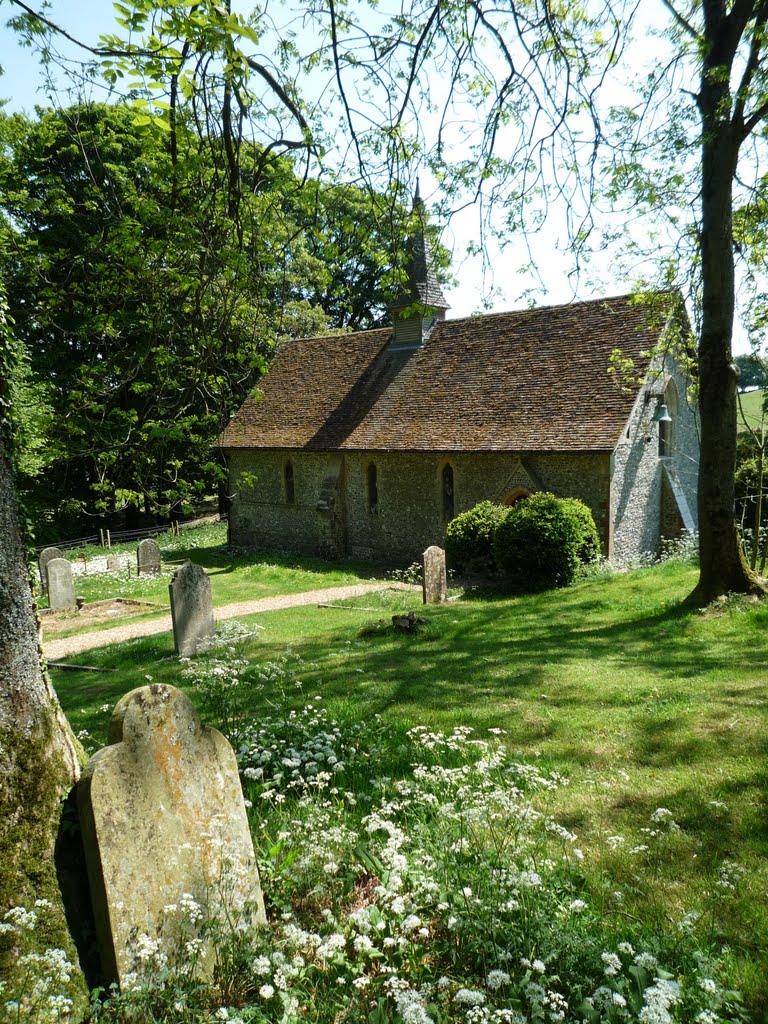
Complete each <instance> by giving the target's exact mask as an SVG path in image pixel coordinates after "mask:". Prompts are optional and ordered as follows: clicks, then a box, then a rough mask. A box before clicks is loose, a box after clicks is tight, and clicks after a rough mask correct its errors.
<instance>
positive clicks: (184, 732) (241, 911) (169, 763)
mask: <svg viewBox="0 0 768 1024" xmlns="http://www.w3.org/2000/svg"><path fill="white" fill-rule="evenodd" d="M108 743H109V746H106V747H103V748H102V749H101V750H100V751H98V753H97V754H95V755H94V756H93V757H92V758H91V760H90V761H89V762H88V765H87V766H86V768H85V771H84V772H83V777H82V780H81V782H80V784H79V785H78V791H77V800H78V808H79V812H80V823H81V827H82V833H83V844H84V849H85V860H86V866H87V870H88V881H89V886H90V890H91V898H92V901H93V908H94V918H95V924H96V937H97V940H98V944H99V952H100V956H101V962H102V969H103V972H104V975H105V977H106V979H107V980H108V981H116V982H117V983H118V984H119V985H120V986H121V987H123V988H124V987H126V986H127V985H130V984H131V983H132V982H133V980H134V977H135V975H136V974H138V975H139V976H140V975H141V973H142V968H144V969H146V968H147V967H151V966H152V965H153V964H155V965H156V964H157V963H158V962H160V961H161V959H162V957H163V956H167V955H168V954H170V953H172V952H173V951H174V950H176V949H178V948H179V945H180V939H181V938H182V937H183V938H184V939H185V940H189V939H190V938H200V936H201V932H202V934H203V938H202V940H201V942H200V947H201V952H200V955H199V956H198V958H197V961H196V963H197V972H198V973H199V974H200V975H202V976H206V977H210V975H211V973H212V971H213V960H214V957H213V955H212V950H211V949H210V948H209V947H207V946H206V939H205V938H204V933H205V926H206V923H207V922H208V921H209V920H210V921H213V920H219V921H220V922H222V923H224V922H226V923H227V925H228V926H229V927H232V928H237V927H241V926H245V927H247V926H249V925H256V924H263V923H265V921H266V917H265V914H264V901H263V898H262V893H261V885H260V882H259V874H258V868H257V866H256V862H255V858H254V853H253V842H252V840H251V834H250V830H249V828H248V818H247V815H246V811H245V804H244V802H243V793H242V789H241V786H240V778H239V775H238V770H237V761H236V759H235V755H234V752H233V750H232V747H231V746H230V745H229V743H228V741H227V740H226V739H225V738H224V736H222V734H221V733H220V732H218V731H217V730H216V729H211V728H209V727H208V726H205V725H202V724H201V722H200V719H199V717H198V714H197V712H196V711H195V708H194V705H193V704H192V702H191V701H190V699H189V698H188V697H187V696H186V695H185V694H183V693H182V692H181V691H180V690H177V689H176V688H175V687H173V686H163V685H160V684H156V683H155V684H152V685H151V686H142V687H139V689H137V690H132V691H131V692H130V693H128V694H126V695H125V697H123V698H122V700H120V701H119V702H118V704H117V705H116V707H115V710H114V712H113V713H112V718H111V720H110V723H109V732H108ZM206 954H207V955H206Z"/></svg>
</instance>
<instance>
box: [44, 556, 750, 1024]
mask: <svg viewBox="0 0 768 1024" xmlns="http://www.w3.org/2000/svg"><path fill="white" fill-rule="evenodd" d="M694 582H695V572H694V570H693V569H692V568H691V567H689V566H686V565H679V564H667V565H664V566H660V567H656V568H653V569H647V570H640V571H636V572H633V573H629V574H627V575H625V576H617V577H614V578H611V579H597V580H593V581H590V582H586V583H583V584H580V585H577V586H574V587H572V588H569V589H567V590H562V591H552V592H548V593H542V594H535V595H528V596H503V595H492V596H488V595H486V596H482V595H476V596H474V597H472V598H471V599H466V600H463V601H460V602H453V603H449V604H447V605H444V606H440V607H430V608H429V609H428V610H426V611H425V610H423V609H421V606H420V604H419V599H418V595H408V594H404V595H385V596H384V597H383V598H380V599H378V600H379V601H380V602H381V605H382V607H381V610H380V611H379V610H378V608H377V610H376V611H370V610H369V609H370V608H371V607H373V605H372V599H371V598H369V597H363V598H359V599H358V600H357V601H356V602H345V604H349V603H351V604H358V605H363V606H364V607H363V608H362V609H359V608H358V609H355V610H352V609H350V608H345V609H344V610H340V609H332V608H317V607H314V606H305V607H300V608H292V609H286V610H282V611H277V612H271V613H265V614H262V615H259V616H256V617H253V618H252V619H251V620H246V621H250V622H251V623H255V624H258V625H260V626H263V627H264V628H263V629H262V630H260V631H259V632H258V637H257V638H256V639H253V640H251V641H250V642H249V644H248V647H247V651H248V656H249V658H250V659H252V660H253V661H258V662H265V661H268V660H271V659H274V658H276V657H278V656H279V655H281V654H282V653H283V652H285V651H286V649H290V650H291V651H292V652H294V653H296V654H298V655H300V657H301V659H302V668H301V671H300V675H299V678H300V682H301V686H300V687H296V688H295V692H293V693H292V694H289V695H288V697H289V699H290V700H292V701H293V702H294V703H295V706H297V707H298V706H300V705H301V704H302V703H303V701H304V700H305V698H306V697H307V695H311V694H315V693H320V694H322V697H323V701H324V702H325V704H326V705H327V706H328V707H329V709H330V711H331V712H332V713H333V712H335V711H336V710H339V711H343V712H344V713H345V714H346V715H349V714H350V713H352V714H354V715H356V716H359V718H360V719H361V720H362V719H371V718H372V716H373V715H375V714H381V715H383V716H384V718H385V719H386V720H388V721H390V722H393V723H397V724H398V725H414V724H426V725H429V726H432V727H435V728H444V729H445V728H451V727H453V726H455V725H471V726H473V727H474V728H475V729H476V730H478V732H479V733H481V734H485V733H486V731H487V730H488V729H489V728H491V729H502V730H504V734H505V742H506V744H507V745H508V747H509V748H510V750H511V751H513V752H514V753H515V754H516V755H520V756H522V757H524V758H530V759H535V760H536V761H537V763H538V764H541V765H543V766H545V767H547V768H550V769H556V770H557V771H559V772H562V773H563V774H564V775H566V776H567V777H568V778H569V780H570V784H569V786H567V787H566V788H565V789H563V790H562V791H560V793H559V794H558V796H557V800H556V808H555V809H556V810H557V812H558V814H559V817H560V819H561V820H562V821H563V822H564V824H566V825H567V826H568V827H569V828H571V829H573V830H574V831H575V832H577V834H578V835H579V840H580V842H581V843H582V845H584V847H585V848H587V849H589V848H590V847H594V846H599V845H601V844H603V845H605V843H606V837H608V836H618V837H620V839H619V840H616V842H615V846H614V847H611V848H610V849H609V848H606V849H605V850H604V854H605V857H606V858H607V859H608V860H609V861H610V862H611V863H612V864H613V867H614V869H615V871H616V873H617V874H618V875H619V876H620V877H625V878H626V879H627V881H628V882H629V883H631V885H634V887H635V890H636V892H637V902H636V905H634V906H632V907H628V908H627V913H629V914H635V915H640V916H647V917H649V918H650V917H654V918H655V917H657V916H658V917H659V918H664V917H674V915H675V913H676V912H677V910H678V909H680V908H682V907H684V906H685V905H686V904H688V903H689V902H690V897H691V896H692V895H693V894H695V893H698V894H701V893H702V892H703V891H704V890H707V889H708V887H711V885H712V884H713V878H714V877H715V876H716V873H717V870H718V866H719V865H720V864H721V862H722V861H723V860H724V859H728V860H734V861H736V862H738V863H739V864H741V865H742V866H743V867H745V868H746V869H747V871H748V877H749V886H748V892H749V893H753V894H762V893H764V892H765V891H766V887H768V867H767V866H766V865H768V860H766V853H768V814H767V810H768V729H766V725H768V722H767V721H766V706H767V704H768V680H767V679H766V673H765V665H766V654H767V653H768V651H767V646H768V645H767V643H766V636H768V608H766V606H765V605H763V604H761V603H758V602H754V601H750V600H746V599H732V600H729V601H725V602H723V603H722V604H721V605H720V606H717V607H715V608H712V609H710V610H708V611H707V612H705V613H700V612H697V611H694V610H690V609H688V608H686V607H684V606H683V605H682V603H681V602H682V599H683V598H684V597H685V596H686V594H687V593H688V592H689V591H690V590H691V589H692V587H693V584H694ZM408 608H416V609H420V610H421V611H422V612H423V613H424V614H425V615H426V617H427V619H428V624H427V626H426V627H424V628H423V629H422V630H421V631H420V632H418V633H417V634H415V635H407V634H402V633H396V632H394V631H393V630H392V628H391V621H390V617H391V614H392V611H393V610H395V609H397V610H407V609H408ZM81 657H82V656H81ZM87 660H88V662H89V663H90V664H96V665H102V666H105V667H110V668H113V669H115V671H114V672H105V673H104V674H103V675H101V674H96V673H87V674H86V673H84V674H82V675H81V674H75V673H67V675H66V676H64V675H62V674H61V673H58V672H57V673H56V675H55V683H56V686H57V688H58V690H59V693H60V696H61V699H62V702H63V704H64V707H65V710H66V711H67V714H68V715H69V716H70V719H71V720H72V721H73V723H74V725H75V728H76V729H82V728H86V729H88V730H89V731H90V733H91V734H92V735H93V737H94V742H96V743H102V742H103V741H104V738H105V729H106V723H107V721H108V713H107V711H106V710H105V711H100V708H101V707H102V706H104V705H108V706H109V707H111V706H112V705H113V704H114V702H115V700H116V699H117V698H118V697H119V696H120V695H122V694H123V693H124V692H126V691H127V690H128V689H130V688H132V687H134V686H139V685H142V684H144V683H145V682H146V681H147V677H148V676H150V677H151V678H152V679H153V680H155V681H159V682H166V683H172V684H175V685H184V681H183V680H182V678H181V674H180V668H179V663H178V661H177V660H176V659H175V658H174V656H173V650H172V638H171V637H170V636H169V635H165V636H159V637H151V638H146V639H144V640H139V641H132V642H131V643H130V644H124V645H120V646H119V647H113V648H107V649H104V650H101V651H93V652H90V653H89V655H88V659H87ZM192 696H193V697H195V694H194V693H193V694H192ZM282 696H283V694H282V690H280V691H279V692H278V690H274V691H270V686H269V685H264V686H262V687H261V688H259V689H258V690H254V692H253V694H252V704H251V707H250V708H249V714H251V715H252V716H253V717H254V718H255V719H258V717H259V716H260V715H264V714H268V713H270V709H271V708H272V706H273V705H274V703H275V701H277V700H278V699H282ZM198 697H199V695H198ZM392 757H393V760H396V757H397V753H396V752H394V751H393V752H392ZM390 768H391V766H389V765H388V764H385V763H381V764H377V765H376V768H375V770H376V771H377V772H380V773H382V774H389V772H390ZM658 807H666V808H669V809H670V810H671V811H672V813H673V814H674V818H675V820H676V821H677V822H678V823H679V824H680V826H681V828H682V835H683V839H685V841H686V842H685V844H684V847H683V848H684V849H685V855H684V856H683V857H681V856H680V855H679V852H677V851H676V849H675V847H674V846H673V845H672V846H670V848H669V851H668V855H667V863H666V864H664V863H659V862H658V860H657V861H655V862H654V863H651V862H648V863H645V864H643V863H642V857H641V858H640V861H638V858H637V856H635V857H634V858H629V857H628V854H627V852H626V851H627V850H628V849H629V848H631V847H635V846H637V845H639V844H640V843H642V841H643V833H642V831H641V830H642V829H644V828H647V827H648V826H649V821H650V816H651V814H652V813H653V812H654V811H655V809H656V808H658ZM638 863H640V864H642V872H638ZM635 876H637V877H635ZM719 928H721V929H722V931H721V932H718V935H717V936H716V938H717V939H718V940H719V941H722V942H723V943H726V944H728V945H729V946H730V947H731V949H732V950H733V951H734V955H735V956H736V957H737V959H738V960H739V963H740V968H739V971H740V977H739V981H740V983H741V984H743V985H744V986H745V987H746V989H747V990H748V991H749V992H750V998H751V1001H752V1005H753V1006H757V1007H761V1008H762V1009H764V1008H765V1007H766V1006H768V983H767V982H766V979H768V957H767V956H766V953H765V950H766V949H768V913H767V912H766V908H765V901H764V900H763V899H762V898H758V899H755V898H749V896H745V897H744V898H743V899H742V900H741V901H740V902H738V905H737V906H735V909H734V911H733V913H732V917H731V919H730V920H729V921H728V922H727V923H726V925H725V926H723V924H722V923H721V924H720V925H719ZM762 1009H761V1011H760V1012H762ZM755 1019H756V1020H757V1019H760V1017H759V1016H758V1017H755Z"/></svg>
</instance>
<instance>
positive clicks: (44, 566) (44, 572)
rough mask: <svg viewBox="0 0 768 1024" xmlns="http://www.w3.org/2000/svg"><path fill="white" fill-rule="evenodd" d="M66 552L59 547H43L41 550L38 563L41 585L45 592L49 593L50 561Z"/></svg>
mask: <svg viewBox="0 0 768 1024" xmlns="http://www.w3.org/2000/svg"><path fill="white" fill-rule="evenodd" d="M63 557H64V552H63V551H61V550H60V549H59V548H43V550H42V551H41V552H40V557H39V560H38V565H39V566H40V586H41V587H42V590H43V593H44V594H47V593H48V563H49V562H51V561H53V559H54V558H63Z"/></svg>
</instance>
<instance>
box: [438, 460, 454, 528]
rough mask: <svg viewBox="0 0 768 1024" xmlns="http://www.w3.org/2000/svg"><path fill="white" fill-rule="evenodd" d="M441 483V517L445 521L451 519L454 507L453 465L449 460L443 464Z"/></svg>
mask: <svg viewBox="0 0 768 1024" xmlns="http://www.w3.org/2000/svg"><path fill="white" fill-rule="evenodd" d="M441 483H442V492H443V519H445V520H446V522H447V521H448V520H450V519H453V516H454V508H455V505H454V499H453V466H452V465H451V464H450V462H446V464H445V465H444V466H443V473H442V478H441Z"/></svg>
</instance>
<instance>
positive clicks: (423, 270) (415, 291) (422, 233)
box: [390, 178, 450, 348]
mask: <svg viewBox="0 0 768 1024" xmlns="http://www.w3.org/2000/svg"><path fill="white" fill-rule="evenodd" d="M412 220H413V222H414V225H415V227H414V232H413V234H412V235H411V237H410V238H409V239H408V241H407V243H406V244H407V248H408V259H407V262H406V271H407V275H408V279H407V282H406V284H405V285H403V286H401V288H400V290H399V292H398V294H397V295H396V297H395V299H394V301H393V302H392V304H391V305H390V310H391V311H392V316H393V320H394V337H393V340H392V345H393V347H395V348H418V347H419V346H420V345H422V344H423V342H424V341H425V340H426V338H427V336H428V335H429V332H430V331H431V330H432V328H433V327H434V325H435V324H436V323H437V322H438V321H440V320H445V311H446V310H447V309H450V306H449V304H448V302H447V301H446V298H445V296H444V295H443V291H442V289H441V287H440V283H439V281H438V280H437V275H436V274H435V272H434V269H433V267H432V253H431V251H430V248H429V243H428V241H427V237H426V227H427V211H426V208H425V206H424V200H423V199H422V198H421V192H420V189H419V180H418V178H417V179H416V192H415V194H414V197H413V210H412Z"/></svg>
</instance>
